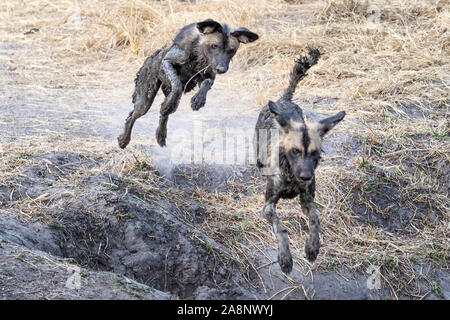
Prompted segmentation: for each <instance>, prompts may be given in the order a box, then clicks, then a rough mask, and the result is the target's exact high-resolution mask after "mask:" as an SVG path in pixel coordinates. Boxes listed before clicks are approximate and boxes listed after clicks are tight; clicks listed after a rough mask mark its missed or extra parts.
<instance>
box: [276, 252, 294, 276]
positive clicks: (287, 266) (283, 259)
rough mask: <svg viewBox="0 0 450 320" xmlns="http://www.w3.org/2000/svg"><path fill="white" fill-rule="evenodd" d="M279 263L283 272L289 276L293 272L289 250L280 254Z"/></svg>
mask: <svg viewBox="0 0 450 320" xmlns="http://www.w3.org/2000/svg"><path fill="white" fill-rule="evenodd" d="M278 263H279V264H280V267H281V271H283V272H284V273H286V274H289V273H290V272H291V271H292V264H293V263H292V256H291V252H290V251H289V250H287V251H283V252H281V251H279V252H278Z"/></svg>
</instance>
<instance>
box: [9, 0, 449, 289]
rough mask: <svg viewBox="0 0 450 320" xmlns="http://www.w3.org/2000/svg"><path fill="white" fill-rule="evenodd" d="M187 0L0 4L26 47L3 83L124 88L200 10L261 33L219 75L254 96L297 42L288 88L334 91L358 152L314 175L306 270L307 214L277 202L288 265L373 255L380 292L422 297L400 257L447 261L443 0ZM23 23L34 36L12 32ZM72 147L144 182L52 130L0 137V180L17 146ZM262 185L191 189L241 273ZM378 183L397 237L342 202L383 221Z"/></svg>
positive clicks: (130, 164)
mask: <svg viewBox="0 0 450 320" xmlns="http://www.w3.org/2000/svg"><path fill="white" fill-rule="evenodd" d="M191 2H192V3H190V2H189V1H174V0H172V1H171V0H168V1H131V0H130V1H118V0H114V1H108V2H101V1H72V0H71V1H52V2H50V1H44V0H36V1H27V2H24V1H8V2H3V3H2V4H0V40H8V41H18V42H20V43H23V44H26V45H28V46H29V47H30V49H29V50H28V51H27V52H28V53H29V54H27V55H22V56H15V57H8V58H4V57H1V56H0V63H2V62H5V61H4V60H2V59H7V61H6V62H8V63H9V64H10V65H12V66H14V67H15V68H17V70H16V72H17V73H18V74H19V75H20V77H19V78H18V79H17V80H16V85H20V86H21V87H22V88H24V90H36V81H35V79H36V78H39V79H40V82H39V86H41V87H52V86H54V85H55V84H60V85H62V86H68V87H69V86H81V87H104V88H113V87H115V86H117V85H119V84H120V85H122V84H123V83H125V82H126V83H129V84H130V88H131V85H132V78H133V76H134V73H135V71H136V70H137V69H138V68H139V66H140V64H141V63H142V61H143V59H144V57H145V55H147V54H149V53H151V52H152V51H153V50H155V49H157V48H159V47H160V46H161V45H163V44H164V43H166V42H167V41H168V40H169V39H171V38H172V37H173V35H174V34H175V33H176V31H177V30H178V29H179V28H180V27H182V26H183V25H185V24H187V23H190V22H192V21H199V20H201V19H204V18H209V17H210V18H216V19H218V20H220V21H227V22H228V23H230V24H232V25H235V26H244V27H248V28H250V29H251V30H254V31H255V32H257V33H259V34H260V36H261V37H260V40H258V41H257V42H255V43H254V44H251V45H247V46H243V47H242V49H241V50H240V51H239V53H238V56H237V57H236V58H235V60H234V61H233V65H232V69H231V70H230V72H229V74H228V75H227V76H226V77H227V79H225V77H224V78H223V80H219V81H224V83H225V84H226V85H228V86H229V87H230V88H231V87H232V88H235V87H245V88H248V90H249V92H250V93H251V94H253V96H254V99H255V101H256V103H258V104H260V105H262V104H264V103H266V101H267V99H268V98H277V97H278V96H279V95H280V93H281V92H282V88H284V87H285V85H286V82H287V79H286V76H285V75H286V74H287V72H288V70H289V69H290V67H291V64H292V61H293V59H294V57H296V56H297V55H298V52H299V51H301V50H303V48H305V46H306V45H307V44H312V45H315V46H317V47H319V48H320V50H321V51H322V52H324V55H323V58H322V59H321V61H320V62H319V64H318V65H317V66H315V67H314V68H313V69H312V70H311V71H310V73H309V76H308V77H307V78H306V79H305V80H304V81H303V82H302V83H301V86H300V87H299V88H298V90H297V92H298V94H297V95H298V96H300V92H301V93H307V94H306V95H304V96H305V98H306V100H308V99H309V100H311V97H315V96H325V97H335V98H338V99H339V100H338V102H337V104H336V105H335V106H333V108H339V109H342V110H346V111H347V114H348V117H347V118H346V119H348V121H346V124H343V125H342V126H341V127H340V128H336V133H341V134H343V133H344V132H345V133H346V134H347V135H348V136H350V137H352V138H353V139H355V140H357V141H358V144H359V149H358V151H356V152H355V153H354V154H352V153H347V154H345V155H343V156H342V157H327V158H325V160H324V162H323V164H322V165H321V167H320V169H319V170H318V171H317V175H318V177H317V180H318V184H319V185H318V195H317V202H318V204H319V209H320V216H321V225H322V232H323V241H322V242H323V243H324V247H323V248H322V251H321V254H320V255H319V258H318V261H317V262H316V263H315V264H314V265H313V266H311V265H309V264H308V262H307V261H306V260H305V259H303V258H302V257H303V255H302V251H303V246H304V242H305V237H306V233H305V230H304V228H303V227H302V225H304V222H305V221H307V218H306V217H305V216H304V215H303V214H302V213H301V210H300V207H299V206H298V204H297V203H295V201H286V202H283V203H282V204H281V206H280V212H282V213H283V221H284V223H285V224H286V226H287V227H288V230H289V234H290V237H291V246H292V248H293V251H294V255H295V257H296V262H297V263H298V264H299V265H300V266H302V267H304V268H306V269H308V268H313V269H330V268H335V267H338V266H347V267H348V268H350V269H352V270H359V271H361V270H365V268H366V267H367V266H368V265H370V264H376V265H379V266H382V274H383V276H384V277H385V280H386V283H387V284H388V286H390V288H391V290H392V296H393V298H396V297H397V296H398V295H399V294H400V293H402V294H408V295H410V296H411V297H414V298H423V297H425V296H426V295H427V294H428V293H429V292H421V290H420V287H419V285H418V283H417V282H415V280H416V278H417V272H416V271H414V269H413V265H414V264H415V263H422V262H426V261H427V262H433V263H435V264H438V265H440V266H441V267H442V268H448V262H449V243H448V236H449V229H448V228H449V223H450V219H449V215H448V212H449V197H448V196H449V194H448V191H449V184H448V181H449V173H448V172H449V152H448V150H449V149H450V148H449V147H450V145H449V130H450V124H449V118H448V114H449V113H448V111H449V110H448V107H449V103H448V102H449V98H448V92H449V81H450V73H449V71H450V70H449V69H450V64H449V62H450V61H449V60H450V58H449V57H450V30H448V28H449V26H450V11H449V9H450V6H449V2H448V1H442V0H441V1H429V0H427V1H408V2H406V1H398V0H394V1H383V0H374V1H370V4H369V2H366V1H362V0H361V1H356V0H341V1H324V0H321V1H297V2H293V3H288V2H286V1H280V0H275V1H269V0H250V1H247V2H246V3H245V5H243V4H242V2H238V1H212V0H207V1H198V2H195V3H194V1H191ZM378 9H379V11H378ZM374 10H375V11H374ZM378 13H379V14H378ZM378 18H379V21H378V20H377V19H378ZM34 27H36V28H39V29H40V31H39V32H38V33H36V34H32V35H23V32H25V31H27V30H29V29H30V28H34ZM242 73H244V74H245V77H246V78H245V79H244V77H242ZM111 79H112V80H111ZM231 79H232V80H233V81H231ZM311 107H312V108H314V109H315V110H319V111H325V112H328V111H329V110H326V108H323V107H321V106H320V105H319V106H315V105H312V104H311ZM416 113H418V114H419V115H417V114H416ZM74 148H75V150H76V151H77V152H79V153H82V152H92V153H99V152H101V153H102V156H103V157H104V159H108V160H107V161H106V162H105V163H107V165H104V166H103V167H101V168H100V170H108V171H112V172H115V173H117V174H120V175H122V176H125V177H127V176H128V177H133V179H135V180H136V181H137V183H140V184H142V185H145V184H146V180H145V179H140V178H139V177H138V176H136V166H140V165H141V164H142V161H143V160H142V159H143V158H142V157H144V156H143V155H137V157H138V159H140V160H139V161H137V160H136V158H135V157H134V156H133V155H132V153H131V152H128V153H127V152H125V153H120V154H117V152H116V151H115V150H116V149H115V148H116V147H115V144H114V142H105V141H98V140H97V139H90V140H89V139H88V140H86V139H83V140H77V139H73V138H70V139H69V138H60V137H59V138H58V137H53V136H51V135H47V136H41V137H30V138H29V139H28V141H23V142H20V143H19V142H18V143H11V144H9V145H6V146H3V153H2V155H3V157H2V158H1V160H0V161H1V163H0V167H1V168H2V169H4V171H3V173H2V176H3V178H5V179H6V178H8V176H14V175H17V174H20V172H21V170H22V169H23V167H24V166H25V165H27V159H26V156H24V155H32V154H35V153H40V152H44V151H46V150H61V151H64V150H67V151H73V150H74ZM100 150H101V151H100ZM133 152H136V151H133ZM261 188H262V181H261V180H260V179H257V178H256V177H255V178H254V179H251V180H250V181H249V182H247V183H246V184H236V185H235V186H233V188H232V190H233V191H234V192H231V191H230V192H229V193H227V194H210V193H206V192H205V191H204V190H201V189H199V190H197V192H194V194H193V197H195V198H196V199H198V200H200V201H201V202H202V203H204V204H205V205H207V207H208V213H209V216H210V219H208V220H207V221H206V223H205V224H204V225H203V228H204V230H205V231H206V232H208V233H209V234H210V235H211V237H212V238H213V239H215V240H217V241H218V242H220V243H225V244H226V245H227V247H229V248H230V249H231V250H232V252H233V253H234V254H235V255H236V259H238V260H240V261H242V267H243V268H244V269H245V268H251V267H249V266H250V265H251V261H250V260H249V259H248V258H246V257H247V252H248V247H247V246H249V243H252V242H254V241H255V239H256V240H258V241H259V242H260V243H264V244H268V245H271V246H275V245H276V244H275V241H274V240H273V239H272V237H271V235H270V233H268V232H267V229H268V226H267V224H266V223H265V221H263V220H262V219H261V218H259V217H258V216H257V215H255V213H256V212H258V211H259V210H261V208H262V205H263V194H262V192H261ZM253 189H255V190H254V192H253V191H251V190H253ZM385 192H388V193H389V192H393V193H395V194H397V195H398V198H399V199H401V205H402V206H404V207H405V208H407V209H408V210H410V211H411V212H413V213H414V214H415V215H416V217H419V218H420V219H412V220H411V221H410V223H408V224H407V227H406V228H405V230H404V231H403V232H401V233H395V232H389V231H386V229H385V228H383V227H382V226H380V225H376V224H367V223H361V220H360V217H359V216H358V214H357V212H356V211H355V206H358V207H361V208H364V209H365V210H366V211H367V212H373V213H374V214H376V215H378V216H381V217H384V218H386V219H388V218H389V217H390V216H392V215H396V214H398V208H396V207H395V206H393V205H392V203H388V204H387V205H385V204H384V203H382V201H378V200H379V199H380V197H377V195H379V194H380V193H385ZM236 195H238V196H236ZM30 203H31V206H33V202H30V201H28V202H27V203H26V205H27V206H28V205H30ZM396 210H397V211H396ZM29 212H30V211H27V212H26V213H27V214H29ZM423 217H425V218H423ZM253 269H254V270H256V269H257V266H253Z"/></svg>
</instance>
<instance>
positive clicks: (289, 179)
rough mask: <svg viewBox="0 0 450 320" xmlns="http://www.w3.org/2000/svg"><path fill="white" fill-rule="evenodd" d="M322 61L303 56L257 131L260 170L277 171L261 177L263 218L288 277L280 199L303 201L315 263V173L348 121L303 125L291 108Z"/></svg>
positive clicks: (313, 52)
mask: <svg viewBox="0 0 450 320" xmlns="http://www.w3.org/2000/svg"><path fill="white" fill-rule="evenodd" d="M319 57H320V52H319V50H317V49H315V48H308V55H307V56H301V57H300V58H299V59H298V60H297V61H296V63H295V65H294V69H293V71H292V73H291V76H290V82H289V86H288V88H287V89H286V90H285V91H284V93H283V96H282V97H281V98H280V99H279V100H278V101H276V102H273V101H269V103H268V104H267V105H266V106H264V108H263V109H262V110H261V113H260V114H259V117H258V121H257V123H256V128H255V143H256V145H255V150H256V153H257V154H256V159H257V166H258V168H260V169H261V170H262V169H263V168H264V167H266V168H267V167H268V166H272V167H271V169H274V170H272V171H269V172H266V173H263V174H264V175H267V185H266V194H265V204H264V209H263V214H264V216H265V217H266V218H267V220H268V221H269V223H270V224H271V225H272V227H273V231H274V233H275V236H276V239H277V242H278V263H279V264H280V266H281V270H282V271H283V272H284V273H289V272H291V270H292V256H291V253H290V250H289V239H288V234H287V230H286V228H285V226H284V225H283V224H282V223H281V221H280V220H279V218H278V217H277V214H276V210H275V206H276V204H277V202H278V200H279V199H281V198H282V199H292V198H294V197H296V196H299V201H300V204H301V207H302V210H303V212H304V213H305V214H306V215H308V218H309V238H308V240H307V242H306V245H305V253H306V257H307V259H308V260H309V261H310V262H313V261H314V260H315V259H316V257H317V255H318V253H319V247H320V242H319V226H320V223H319V218H318V216H317V213H316V206H315V204H314V193H315V179H314V170H315V169H316V167H317V165H318V164H319V160H320V152H321V143H322V139H323V137H324V135H325V134H326V133H327V132H329V131H330V130H331V129H332V128H333V127H334V126H335V125H336V124H337V123H338V122H339V121H341V120H342V119H343V118H344V116H345V112H344V111H341V112H339V113H338V114H336V115H334V116H332V117H329V118H326V119H323V120H320V121H319V122H317V123H305V121H304V119H303V113H302V109H300V107H299V106H298V105H297V104H295V103H293V102H292V97H293V94H294V91H295V88H296V87H297V84H298V83H299V82H300V80H301V79H303V78H304V77H305V75H306V71H307V70H308V69H309V68H311V66H313V65H315V64H316V63H317V61H318V60H319ZM275 137H278V138H279V139H278V145H277V148H278V150H276V149H273V148H274V147H273V141H271V138H272V139H275ZM266 142H267V144H266ZM271 142H272V143H271ZM271 149H272V150H271ZM271 151H273V153H272V154H271ZM277 156H278V163H277V162H276V158H277ZM274 164H275V166H274ZM276 164H278V165H276Z"/></svg>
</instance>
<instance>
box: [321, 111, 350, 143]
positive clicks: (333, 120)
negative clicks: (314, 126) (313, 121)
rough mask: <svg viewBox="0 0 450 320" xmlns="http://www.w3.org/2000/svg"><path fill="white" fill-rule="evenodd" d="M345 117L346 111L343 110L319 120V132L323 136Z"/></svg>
mask: <svg viewBox="0 0 450 320" xmlns="http://www.w3.org/2000/svg"><path fill="white" fill-rule="evenodd" d="M344 117H345V111H341V112H339V113H337V114H336V115H334V116H331V117H328V118H325V119H322V120H320V121H319V134H320V136H321V137H323V136H324V135H325V134H326V133H327V132H329V131H330V130H331V129H333V127H334V126H335V125H337V124H338V123H339V122H340V121H341V120H342V119H344Z"/></svg>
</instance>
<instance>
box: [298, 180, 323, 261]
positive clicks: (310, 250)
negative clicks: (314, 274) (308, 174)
mask: <svg viewBox="0 0 450 320" xmlns="http://www.w3.org/2000/svg"><path fill="white" fill-rule="evenodd" d="M314 190H315V181H314V180H313V181H311V184H310V185H309V186H308V188H307V190H305V191H304V192H301V193H300V195H299V199H300V204H301V206H302V210H303V212H304V213H305V214H306V215H308V218H309V238H308V240H307V241H306V245H305V253H306V258H307V259H308V261H309V262H314V260H316V258H317V255H318V254H319V249H320V239H319V232H320V221H319V217H318V216H317V212H316V205H315V203H314Z"/></svg>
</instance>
